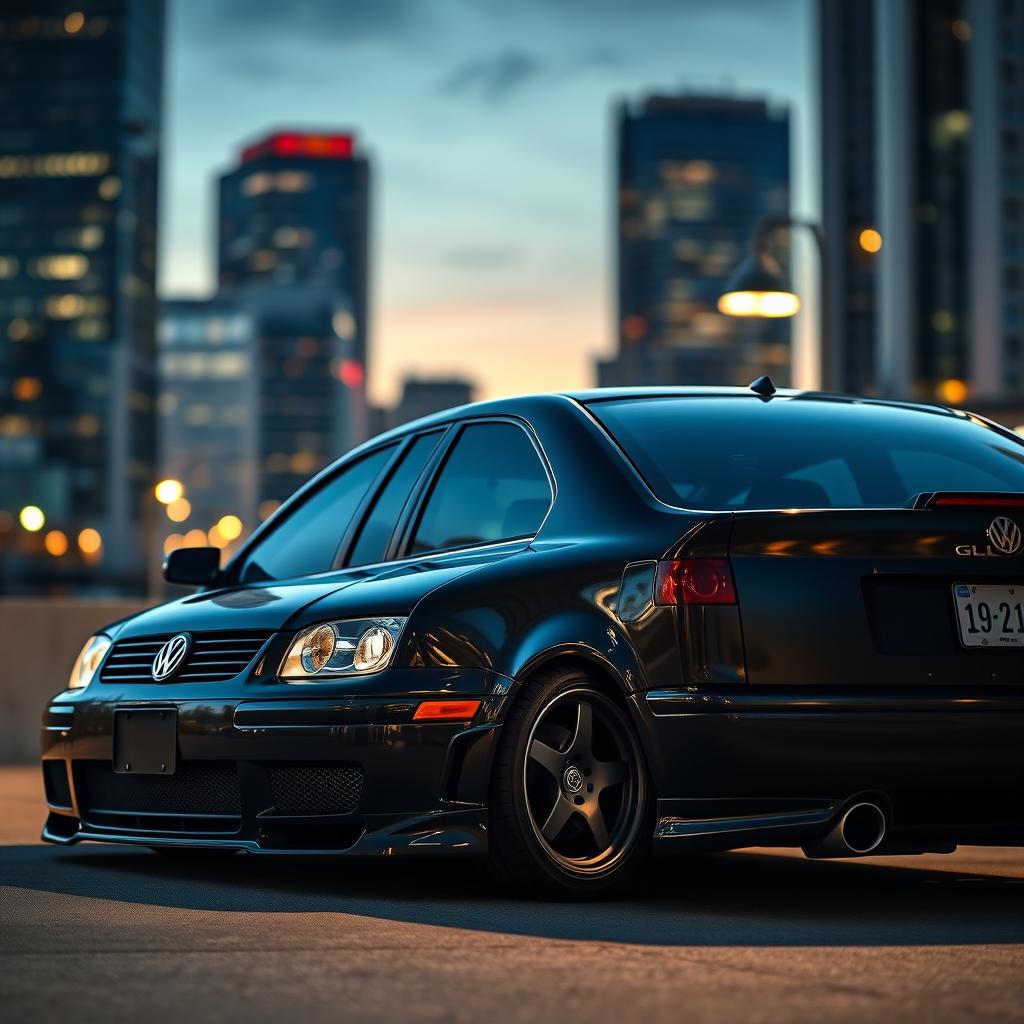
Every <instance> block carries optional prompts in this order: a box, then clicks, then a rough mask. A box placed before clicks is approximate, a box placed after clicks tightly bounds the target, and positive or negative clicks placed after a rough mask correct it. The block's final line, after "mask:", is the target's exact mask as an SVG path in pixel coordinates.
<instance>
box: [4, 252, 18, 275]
mask: <svg viewBox="0 0 1024 1024" xmlns="http://www.w3.org/2000/svg"><path fill="white" fill-rule="evenodd" d="M17 273H18V260H17V258H16V257H14V256H0V277H14V276H15V274H17Z"/></svg>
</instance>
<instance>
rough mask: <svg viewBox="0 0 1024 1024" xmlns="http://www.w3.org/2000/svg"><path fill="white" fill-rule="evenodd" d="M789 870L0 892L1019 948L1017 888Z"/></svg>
mask: <svg viewBox="0 0 1024 1024" xmlns="http://www.w3.org/2000/svg"><path fill="white" fill-rule="evenodd" d="M906 865H907V866H905V867H903V866H900V867H893V866H889V865H879V864H866V863H857V862H855V861H828V862H820V861H807V860H803V859H800V858H799V857H792V858H791V857H778V856H767V855H758V854H749V853H747V854H718V855H708V856H701V857H693V858H683V859H672V860H661V861H656V862H655V863H654V864H653V865H652V867H651V869H650V870H649V871H647V872H645V873H644V875H643V877H642V878H640V879H638V880H637V881H635V882H634V883H633V884H632V885H631V886H630V887H629V888H628V889H627V890H626V891H624V892H623V893H621V894H620V895H619V896H617V897H616V898H614V899H609V900H604V901H597V902H586V903H580V902H566V901H561V902H560V901H541V900H535V899H534V900H531V899H524V898H513V897H509V896H508V895H505V894H503V893H500V892H497V891H496V890H495V889H493V888H492V887H491V886H490V885H489V884H488V883H487V882H486V881H485V880H483V878H482V877H481V876H480V874H479V873H478V871H477V869H476V867H475V866H474V865H473V864H472V863H469V862H445V861H420V862H408V861H406V862H403V861H393V860H376V861H363V860H357V859H354V858H353V859H349V858H316V859H304V858H264V857H255V856H245V855H240V856H233V857H226V858H220V859H215V860H197V861H194V860H188V861H180V862H179V861H177V860H174V859H168V858H166V857H162V856H158V855H157V854H154V853H152V852H150V851H148V850H134V849H115V848H104V847H101V846H82V847H76V848H74V849H60V848H52V847H44V846H9V847H4V848H0V883H2V884H6V885H10V886H14V887H16V888H24V889H31V890H35V891H44V892H52V893H58V894H64V895H71V896H81V897H93V898H99V899H106V900H116V901H120V902H125V903H135V904H148V905H153V906H167V907H174V908H182V909H195V910H214V911H226V912H234V913H242V914H244V913H252V912H261V913H268V912H269V913H273V912H280V913H342V914H356V915H361V916H364V917H376V918H380V919H386V920H391V921H399V922H406V923H418V924H429V925H439V926H446V927H454V928H465V929H472V930H477V931H481V932H488V933H501V934H509V935H529V936H542V937H546V938H556V939H571V940H589V941H610V942H619V943H622V942H625V943H636V944H645V945H648V944H657V945H685V946H734V945H740V946H803V945H815V946H822V945H824V946H849V945H877V946H886V945H945V944H978V943H1020V942H1024V881H1021V880H1020V879H1015V878H1001V877H996V876H991V875H980V874H970V873H962V872H956V871H953V872H948V871H937V870H929V869H926V868H923V867H915V866H914V861H913V860H912V859H908V860H907V861H906Z"/></svg>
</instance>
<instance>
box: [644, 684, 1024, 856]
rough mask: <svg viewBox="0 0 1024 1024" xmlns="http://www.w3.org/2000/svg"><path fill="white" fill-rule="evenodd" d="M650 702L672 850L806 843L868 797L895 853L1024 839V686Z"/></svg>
mask: <svg viewBox="0 0 1024 1024" xmlns="http://www.w3.org/2000/svg"><path fill="white" fill-rule="evenodd" d="M637 706H638V718H639V720H640V721H641V723H642V728H643V729H644V730H646V731H647V733H648V736H647V737H646V739H647V744H646V745H647V748H648V750H649V751H650V752H651V770H652V773H653V774H654V776H655V785H656V787H657V789H658V792H659V794H660V795H661V796H662V797H663V799H662V800H660V801H659V808H658V824H657V828H656V834H655V843H656V847H657V848H659V849H660V850H661V851H662V852H664V851H670V850H673V849H680V848H683V847H686V848H692V849H728V848H734V847H740V846H751V845H780V846H801V845H804V844H805V843H808V842H813V841H814V839H815V838H816V837H818V836H820V835H821V833H822V832H823V831H825V830H826V829H827V828H828V827H829V825H830V823H831V822H833V821H834V820H835V818H836V816H837V815H838V814H839V813H840V812H841V810H842V809H843V807H844V806H846V805H847V804H849V803H850V801H852V800H853V799H855V798H858V799H859V798H865V797H868V798H873V799H875V800H877V802H878V803H879V804H880V805H881V806H883V807H884V809H885V811H886V814H887V816H888V819H889V833H888V838H887V842H886V847H887V849H888V850H889V851H890V852H899V851H904V852H916V851H919V850H923V849H946V848H949V847H951V846H954V845H957V844H977V845H1005V846H1016V845H1024V688H1020V689H1017V688H1014V689H1010V688H1007V687H1003V688H998V689H997V688H989V689H971V690H966V689H963V690H953V689H950V688H941V689H938V688H936V689H933V690H928V691H926V690H923V689H920V688H914V689H910V688H907V689H902V690H893V689H888V690H879V689H871V688H866V687H865V688H860V687H857V688H854V687H843V688H832V689H829V688H819V689H816V690H804V689H801V690H791V689H783V688H781V687H770V688H769V687H767V686H765V687H755V686H752V685H739V686H735V687H716V688H701V687H686V688H679V689H674V690H659V691H652V692H650V693H647V694H645V695H644V696H643V697H642V698H638V700H637Z"/></svg>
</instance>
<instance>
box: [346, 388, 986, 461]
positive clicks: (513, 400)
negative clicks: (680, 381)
mask: <svg viewBox="0 0 1024 1024" xmlns="http://www.w3.org/2000/svg"><path fill="white" fill-rule="evenodd" d="M719 397H722V398H750V399H757V400H758V401H771V400H774V399H776V398H791V399H799V400H800V401H820V402H837V403H843V404H861V405H883V406H895V407H898V408H903V409H916V410H919V411H921V412H930V413H940V414H944V415H948V416H959V417H963V416H969V415H972V414H970V413H965V412H963V411H961V410H957V409H949V408H947V407H946V406H943V405H936V404H929V403H924V402H900V401H894V400H891V399H883V398H874V397H866V396H863V395H844V394H833V393H831V392H826V391H804V390H800V389H798V388H779V389H778V390H777V391H776V392H775V394H774V395H772V396H770V397H765V396H762V395H759V394H757V393H756V392H754V391H751V390H750V388H749V387H724V386H689V387H619V388H583V389H579V390H572V391H549V392H539V393H535V394H529V393H527V394H522V395H510V396H508V397H505V398H492V399H488V400H486V401H483V402H471V403H470V404H468V405H460V406H455V407H454V408H451V409H444V410H442V411H441V412H435V413H431V414H430V415H429V416H423V417H421V418H419V419H416V420H411V421H410V422H408V423H403V424H401V425H400V426H397V427H393V428H392V429H391V430H388V431H386V432H384V433H382V434H378V435H376V436H375V437H373V438H371V440H370V441H368V442H366V444H365V445H360V449H361V448H364V447H368V446H371V445H372V446H376V445H378V444H381V443H385V442H387V441H390V440H398V439H399V438H402V437H405V436H406V435H408V434H411V433H416V432H418V431H421V430H426V429H429V428H430V427H434V426H440V425H442V424H445V423H450V422H452V421H454V420H460V419H466V418H468V417H471V416H528V415H529V412H530V410H531V409H536V408H537V407H538V406H541V405H552V404H564V403H566V402H567V401H568V402H574V403H578V404H581V405H589V404H591V403H594V402H601V401H608V400H610V399H612V400H619V401H622V400H629V399H644V398H719ZM979 418H980V417H979ZM354 450H355V451H358V450H359V449H354Z"/></svg>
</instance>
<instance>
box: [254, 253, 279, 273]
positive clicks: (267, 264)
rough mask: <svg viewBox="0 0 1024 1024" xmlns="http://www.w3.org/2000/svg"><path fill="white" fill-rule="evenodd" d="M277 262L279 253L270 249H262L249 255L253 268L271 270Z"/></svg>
mask: <svg viewBox="0 0 1024 1024" xmlns="http://www.w3.org/2000/svg"><path fill="white" fill-rule="evenodd" d="M275 263H277V253H275V252H272V251H271V250H270V249H260V250H259V251H258V252H254V253H253V254H252V256H250V257H249V266H250V267H252V269H253V270H270V269H272V268H273V266H274V264H275Z"/></svg>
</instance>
